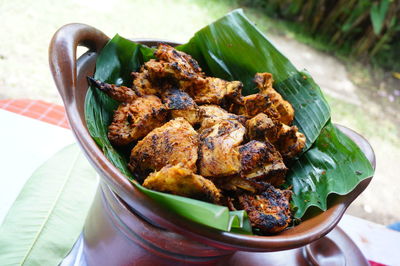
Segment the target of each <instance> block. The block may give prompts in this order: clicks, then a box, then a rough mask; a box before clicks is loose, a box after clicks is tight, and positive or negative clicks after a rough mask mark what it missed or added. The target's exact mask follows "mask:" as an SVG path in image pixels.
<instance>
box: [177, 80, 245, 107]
mask: <svg viewBox="0 0 400 266" xmlns="http://www.w3.org/2000/svg"><path fill="white" fill-rule="evenodd" d="M179 84H180V87H181V89H182V90H184V91H186V92H187V93H189V95H190V96H192V98H193V99H194V101H195V102H196V103H197V104H221V103H223V101H225V100H226V99H234V98H235V97H238V96H240V95H241V92H242V87H243V84H242V83H241V82H240V81H226V80H223V79H220V78H212V77H206V78H197V79H195V80H189V81H181V82H180V83H179Z"/></svg>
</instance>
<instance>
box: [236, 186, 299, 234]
mask: <svg viewBox="0 0 400 266" xmlns="http://www.w3.org/2000/svg"><path fill="white" fill-rule="evenodd" d="M291 195H292V192H291V191H290V190H280V189H276V188H274V187H273V186H272V185H268V184H266V189H265V191H264V192H262V193H261V194H258V195H252V194H241V195H239V196H238V197H237V202H236V204H235V207H236V208H237V209H240V210H245V211H246V212H247V215H248V216H249V219H250V222H251V226H252V227H253V228H257V229H259V230H260V231H261V232H262V233H264V234H273V233H277V232H280V231H282V230H284V229H285V228H286V227H287V226H288V225H289V223H290V222H291V220H292V219H291V214H290V205H289V201H290V198H291Z"/></svg>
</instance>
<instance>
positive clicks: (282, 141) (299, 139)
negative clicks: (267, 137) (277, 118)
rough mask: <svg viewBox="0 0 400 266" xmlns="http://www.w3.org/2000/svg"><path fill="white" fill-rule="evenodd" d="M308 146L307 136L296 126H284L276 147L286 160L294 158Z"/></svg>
mask: <svg viewBox="0 0 400 266" xmlns="http://www.w3.org/2000/svg"><path fill="white" fill-rule="evenodd" d="M305 145H306V136H304V134H303V133H301V132H299V129H298V128H297V127H296V126H291V127H290V126H287V125H285V124H282V129H281V131H280V132H279V139H278V141H277V143H276V147H277V149H278V150H279V152H280V153H281V154H282V156H283V157H284V158H285V159H291V158H294V157H295V156H296V155H297V154H299V153H300V152H301V151H302V150H303V148H304V146H305Z"/></svg>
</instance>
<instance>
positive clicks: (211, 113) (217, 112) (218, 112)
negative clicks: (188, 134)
mask: <svg viewBox="0 0 400 266" xmlns="http://www.w3.org/2000/svg"><path fill="white" fill-rule="evenodd" d="M199 108H200V110H201V111H202V122H201V129H200V131H201V130H202V129H205V128H209V127H212V126H213V125H215V124H216V123H217V122H219V121H221V120H237V121H239V122H241V123H242V124H244V123H245V119H246V118H245V117H244V116H240V115H235V114H232V113H228V112H227V111H226V110H224V109H222V108H221V107H219V106H218V105H213V104H206V105H200V106H199Z"/></svg>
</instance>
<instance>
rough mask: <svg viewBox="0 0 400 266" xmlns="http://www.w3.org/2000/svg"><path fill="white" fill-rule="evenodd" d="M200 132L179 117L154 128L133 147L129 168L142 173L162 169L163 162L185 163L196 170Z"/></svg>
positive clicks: (184, 165)
mask: <svg viewBox="0 0 400 266" xmlns="http://www.w3.org/2000/svg"><path fill="white" fill-rule="evenodd" d="M198 145H199V143H198V135H197V132H196V131H195V130H194V129H193V127H192V126H191V125H190V124H189V123H188V122H187V121H186V120H185V119H183V118H181V117H179V118H176V119H174V120H171V121H169V122H167V123H165V124H164V125H163V126H161V127H158V128H156V129H154V130H153V131H151V132H150V133H149V134H148V135H147V136H146V137H145V138H144V139H142V140H141V141H139V142H138V143H137V144H136V146H135V147H134V148H133V149H132V152H131V157H130V162H129V168H130V170H131V171H132V172H137V173H139V174H141V175H143V174H148V173H149V172H152V171H159V170H160V169H161V168H163V167H164V166H166V165H168V164H170V165H175V164H178V163H182V165H183V167H185V168H188V169H190V170H192V171H193V172H196V161H197V153H198Z"/></svg>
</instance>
